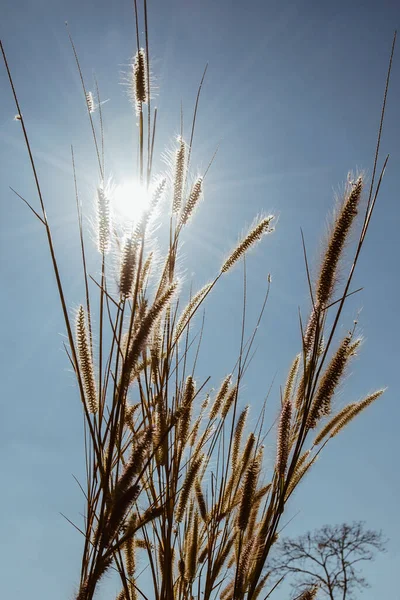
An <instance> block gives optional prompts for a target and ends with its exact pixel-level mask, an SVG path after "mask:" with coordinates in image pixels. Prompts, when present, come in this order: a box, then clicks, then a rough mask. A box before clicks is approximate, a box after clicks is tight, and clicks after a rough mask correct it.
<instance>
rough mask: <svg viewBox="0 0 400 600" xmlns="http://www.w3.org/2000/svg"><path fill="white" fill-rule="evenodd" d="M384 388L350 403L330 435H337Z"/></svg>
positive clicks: (379, 394) (377, 396) (380, 394)
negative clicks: (349, 406)
mask: <svg viewBox="0 0 400 600" xmlns="http://www.w3.org/2000/svg"><path fill="white" fill-rule="evenodd" d="M385 389H386V388H383V389H381V390H377V391H376V392H374V393H373V394H370V395H369V396H367V397H366V398H364V400H361V401H360V402H355V403H354V404H352V405H351V409H350V410H349V411H347V412H346V414H344V415H343V418H342V419H341V421H339V423H338V424H337V425H336V427H335V428H334V430H333V431H332V433H331V437H334V436H335V435H337V434H338V433H339V431H341V430H342V429H343V427H346V425H347V424H348V423H350V421H352V420H353V419H354V417H356V416H357V415H359V414H360V412H362V411H363V410H364V409H365V408H367V406H369V405H370V404H372V403H373V402H374V401H375V400H376V399H377V398H379V397H380V396H382V394H383V393H384V391H385Z"/></svg>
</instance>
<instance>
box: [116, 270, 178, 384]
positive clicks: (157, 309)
mask: <svg viewBox="0 0 400 600" xmlns="http://www.w3.org/2000/svg"><path fill="white" fill-rule="evenodd" d="M176 287H177V283H176V282H175V283H172V284H171V285H170V286H169V287H168V288H167V290H166V291H165V292H164V294H162V295H161V296H160V297H159V298H158V299H157V300H155V301H154V303H153V305H152V307H151V308H150V309H149V310H148V312H147V314H146V315H145V317H144V318H143V320H142V322H141V323H140V327H139V329H138V331H137V333H136V335H135V338H134V340H133V341H132V344H131V347H130V348H129V351H128V353H127V357H126V361H125V363H126V368H125V370H124V374H123V381H122V382H121V384H122V388H123V389H127V387H128V385H129V381H130V376H131V372H132V369H134V367H135V365H136V362H137V360H138V358H139V356H140V353H141V351H142V348H143V344H145V342H146V340H147V338H148V336H149V335H150V333H151V331H152V328H153V326H154V324H155V323H156V321H157V318H158V317H159V316H160V314H161V313H162V311H163V310H164V309H165V308H166V307H167V306H168V304H169V303H170V301H171V299H172V296H173V294H174V293H175V290H176Z"/></svg>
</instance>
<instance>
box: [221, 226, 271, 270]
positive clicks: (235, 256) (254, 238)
mask: <svg viewBox="0 0 400 600" xmlns="http://www.w3.org/2000/svg"><path fill="white" fill-rule="evenodd" d="M273 218H274V217H273V215H269V216H268V217H264V218H263V219H261V221H260V222H259V223H258V224H257V225H255V226H254V227H253V228H252V229H251V230H250V231H249V233H248V234H247V235H246V237H245V238H243V240H242V241H241V242H240V243H239V244H238V245H237V246H236V248H235V249H234V250H233V252H232V253H231V254H230V256H229V257H228V258H227V259H226V261H225V262H224V264H223V265H222V267H221V273H226V272H227V271H229V269H231V268H232V267H233V265H234V264H236V263H237V261H238V260H239V259H240V258H242V256H243V255H244V254H245V253H246V252H247V251H248V250H250V248H251V247H252V246H254V244H255V243H256V242H258V241H260V240H261V238H262V237H263V236H264V235H265V234H267V233H271V232H272V231H273V228H272V227H271V221H272V220H273Z"/></svg>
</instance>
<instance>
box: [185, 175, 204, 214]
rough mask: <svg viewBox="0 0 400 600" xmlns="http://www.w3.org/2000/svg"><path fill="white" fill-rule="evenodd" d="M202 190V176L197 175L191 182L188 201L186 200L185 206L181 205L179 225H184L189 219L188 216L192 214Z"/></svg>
mask: <svg viewBox="0 0 400 600" xmlns="http://www.w3.org/2000/svg"><path fill="white" fill-rule="evenodd" d="M202 192H203V178H202V177H199V178H198V179H197V180H196V181H195V183H194V184H193V187H192V189H191V191H190V194H189V198H188V201H187V202H186V204H185V206H184V207H183V210H182V214H181V219H180V222H181V225H186V223H187V222H188V221H189V219H190V217H191V216H192V214H193V212H194V210H195V208H196V206H197V204H198V202H199V200H200V197H201V194H202Z"/></svg>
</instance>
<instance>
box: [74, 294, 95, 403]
mask: <svg viewBox="0 0 400 600" xmlns="http://www.w3.org/2000/svg"><path fill="white" fill-rule="evenodd" d="M76 341H77V346H78V358H79V370H80V373H81V375H82V379H83V384H84V389H85V402H86V406H87V409H88V412H89V413H92V414H94V413H96V412H97V411H98V408H99V403H98V398H97V389H96V380H95V376H94V368H93V361H92V353H91V350H90V348H89V341H88V334H87V329H86V317H85V309H84V308H83V306H82V305H80V306H79V308H78V314H77V318H76Z"/></svg>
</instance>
